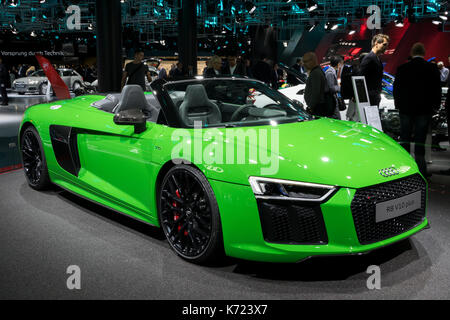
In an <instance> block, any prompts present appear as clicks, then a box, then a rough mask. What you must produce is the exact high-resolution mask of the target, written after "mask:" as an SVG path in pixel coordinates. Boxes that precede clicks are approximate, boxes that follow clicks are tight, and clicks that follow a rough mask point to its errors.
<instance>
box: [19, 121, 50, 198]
mask: <svg viewBox="0 0 450 320" xmlns="http://www.w3.org/2000/svg"><path fill="white" fill-rule="evenodd" d="M20 150H21V153H22V164H23V169H24V171H25V177H26V178H27V181H28V184H29V185H30V187H32V188H33V189H36V190H44V189H46V188H47V187H49V186H50V177H49V175H48V169H47V162H46V160H45V154H44V149H43V147H42V142H41V138H40V136H39V133H38V132H37V130H36V129H35V128H34V127H33V126H29V127H28V128H26V129H25V131H24V132H23V134H22V136H21V138H20Z"/></svg>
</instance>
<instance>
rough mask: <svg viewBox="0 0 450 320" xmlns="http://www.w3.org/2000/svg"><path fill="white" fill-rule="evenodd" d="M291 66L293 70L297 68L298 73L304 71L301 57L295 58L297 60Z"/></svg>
mask: <svg viewBox="0 0 450 320" xmlns="http://www.w3.org/2000/svg"><path fill="white" fill-rule="evenodd" d="M291 68H292V69H294V70H297V71H298V72H300V73H306V70H305V67H304V65H303V61H302V58H297V60H296V61H295V64H294V65H293V66H292V67H291Z"/></svg>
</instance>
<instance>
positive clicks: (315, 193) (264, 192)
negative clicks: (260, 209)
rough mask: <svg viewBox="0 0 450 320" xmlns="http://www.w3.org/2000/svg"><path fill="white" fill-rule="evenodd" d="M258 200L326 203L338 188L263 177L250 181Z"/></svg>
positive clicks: (250, 179)
mask: <svg viewBox="0 0 450 320" xmlns="http://www.w3.org/2000/svg"><path fill="white" fill-rule="evenodd" d="M248 181H249V182H250V185H251V187H252V190H253V193H254V194H255V197H256V198H257V199H273V200H293V201H310V202H324V201H325V200H327V199H328V198H329V197H330V196H331V195H332V194H333V193H334V192H335V191H336V190H337V187H336V186H329V185H324V184H315V183H307V182H299V181H290V180H280V179H271V178H262V177H250V178H249V179H248Z"/></svg>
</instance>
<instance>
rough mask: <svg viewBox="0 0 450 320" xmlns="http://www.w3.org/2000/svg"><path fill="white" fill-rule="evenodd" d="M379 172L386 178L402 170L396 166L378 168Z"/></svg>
mask: <svg viewBox="0 0 450 320" xmlns="http://www.w3.org/2000/svg"><path fill="white" fill-rule="evenodd" d="M378 173H379V174H380V175H382V176H383V177H385V178H387V177H392V176H395V175H397V174H400V172H399V171H398V169H396V168H384V169H381V170H378Z"/></svg>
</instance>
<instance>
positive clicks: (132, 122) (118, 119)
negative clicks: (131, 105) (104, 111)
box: [114, 109, 147, 133]
mask: <svg viewBox="0 0 450 320" xmlns="http://www.w3.org/2000/svg"><path fill="white" fill-rule="evenodd" d="M114 123H115V124H117V125H125V126H134V133H142V132H144V131H145V129H146V128H147V119H146V117H145V115H144V114H143V113H142V111H141V110H140V109H130V110H123V111H120V112H118V113H116V114H115V115H114Z"/></svg>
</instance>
